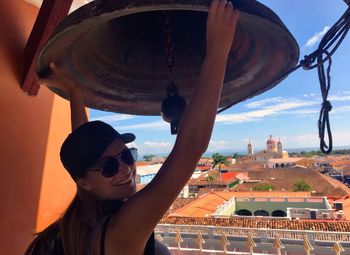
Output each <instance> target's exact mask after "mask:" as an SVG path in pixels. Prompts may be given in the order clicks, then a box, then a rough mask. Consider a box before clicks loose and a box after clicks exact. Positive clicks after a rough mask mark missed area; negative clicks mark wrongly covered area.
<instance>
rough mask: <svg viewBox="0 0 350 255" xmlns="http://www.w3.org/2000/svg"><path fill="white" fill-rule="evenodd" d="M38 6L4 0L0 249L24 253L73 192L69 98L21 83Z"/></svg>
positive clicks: (0, 21) (0, 26)
mask: <svg viewBox="0 0 350 255" xmlns="http://www.w3.org/2000/svg"><path fill="white" fill-rule="evenodd" d="M37 13H38V9H37V8H35V7H33V6H31V5H29V4H27V3H25V2H24V0H11V1H4V0H0V113H1V115H0V128H1V129H0V130H1V134H0V173H1V177H0V201H1V210H0V254H4V255H7V254H8V255H20V254H23V252H24V250H25V249H26V247H27V246H28V244H29V243H30V241H31V240H32V238H33V233H34V232H36V231H37V230H40V229H42V228H43V227H45V226H46V225H47V224H49V223H50V222H52V221H53V220H54V219H55V218H56V217H57V215H59V214H60V213H61V212H62V211H63V209H64V208H65V207H66V205H67V203H68V201H70V200H71V198H72V196H73V194H74V193H75V185H74V183H73V182H72V181H71V180H70V178H69V177H68V175H67V174H66V173H65V171H64V169H63V167H62V166H61V163H60V161H59V153H58V152H59V148H60V145H61V143H62V141H63V140H64V138H65V137H66V135H67V134H68V133H69V132H70V116H69V104H68V102H67V101H65V100H63V99H61V98H59V97H57V96H54V94H53V93H51V92H50V91H49V90H48V89H46V88H45V87H42V88H41V89H40V92H39V95H38V96H36V97H29V96H27V95H25V94H24V93H23V92H22V91H21V89H20V84H19V80H20V77H21V76H20V71H21V63H22V54H23V49H24V46H25V43H26V41H27V39H28V36H29V34H30V31H31V28H32V26H33V23H34V21H35V18H36V15H37Z"/></svg>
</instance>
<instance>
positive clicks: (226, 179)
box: [221, 172, 238, 181]
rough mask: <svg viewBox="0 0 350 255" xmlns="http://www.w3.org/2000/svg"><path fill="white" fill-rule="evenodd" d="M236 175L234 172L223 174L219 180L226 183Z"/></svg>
mask: <svg viewBox="0 0 350 255" xmlns="http://www.w3.org/2000/svg"><path fill="white" fill-rule="evenodd" d="M237 174H238V173H235V172H229V173H223V174H221V178H222V180H223V181H228V180H231V179H233V178H234V177H236V175H237Z"/></svg>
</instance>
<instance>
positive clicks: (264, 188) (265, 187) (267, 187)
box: [253, 183, 273, 191]
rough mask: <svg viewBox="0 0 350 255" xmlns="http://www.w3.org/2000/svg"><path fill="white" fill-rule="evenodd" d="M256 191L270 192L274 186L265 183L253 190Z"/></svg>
mask: <svg viewBox="0 0 350 255" xmlns="http://www.w3.org/2000/svg"><path fill="white" fill-rule="evenodd" d="M253 190H255V191H269V190H273V186H272V185H271V184H270V183H263V184H260V185H258V186H255V187H254V188H253Z"/></svg>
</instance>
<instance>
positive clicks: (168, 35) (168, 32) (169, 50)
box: [164, 11, 175, 82]
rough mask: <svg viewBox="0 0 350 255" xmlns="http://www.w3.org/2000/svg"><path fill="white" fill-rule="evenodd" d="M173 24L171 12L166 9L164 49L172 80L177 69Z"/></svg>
mask: <svg viewBox="0 0 350 255" xmlns="http://www.w3.org/2000/svg"><path fill="white" fill-rule="evenodd" d="M171 27H172V24H171V19H170V12H169V11H164V34H165V42H164V50H165V63H166V65H167V67H168V69H169V73H170V79H171V82H172V81H173V73H174V70H175V58H174V42H173V39H172V29H171Z"/></svg>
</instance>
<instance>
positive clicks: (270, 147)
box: [248, 135, 289, 163]
mask: <svg viewBox="0 0 350 255" xmlns="http://www.w3.org/2000/svg"><path fill="white" fill-rule="evenodd" d="M248 158H249V159H250V160H251V161H252V162H261V163H267V162H268V161H269V160H270V159H287V158H289V155H288V152H287V151H284V150H283V149H282V142H281V140H280V139H278V141H276V140H275V139H274V138H273V137H272V135H270V138H269V139H268V140H267V142H266V149H264V150H262V151H259V152H257V153H254V149H253V145H252V144H251V143H250V141H249V144H248Z"/></svg>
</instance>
